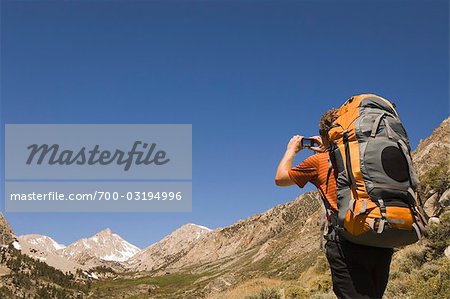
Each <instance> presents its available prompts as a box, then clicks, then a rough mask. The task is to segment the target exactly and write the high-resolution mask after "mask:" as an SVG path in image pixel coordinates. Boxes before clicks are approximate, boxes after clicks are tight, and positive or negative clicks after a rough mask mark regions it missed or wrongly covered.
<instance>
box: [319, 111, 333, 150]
mask: <svg viewBox="0 0 450 299" xmlns="http://www.w3.org/2000/svg"><path fill="white" fill-rule="evenodd" d="M336 112H337V109H334V108H332V109H330V110H328V111H327V112H325V113H324V114H323V115H322V118H321V119H320V124H319V128H320V129H319V133H320V137H321V138H322V143H323V146H324V147H325V148H328V147H330V142H329V140H328V131H329V130H330V129H331V127H332V126H333V122H334V121H335V120H336V118H337V115H336Z"/></svg>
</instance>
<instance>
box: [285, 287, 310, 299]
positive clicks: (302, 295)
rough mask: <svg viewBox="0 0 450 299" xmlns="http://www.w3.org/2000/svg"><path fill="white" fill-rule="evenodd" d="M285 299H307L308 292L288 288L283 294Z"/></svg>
mask: <svg viewBox="0 0 450 299" xmlns="http://www.w3.org/2000/svg"><path fill="white" fill-rule="evenodd" d="M285 296H286V299H306V298H309V297H310V296H309V292H307V291H306V290H305V289H303V288H300V287H290V288H287V289H286V292H285Z"/></svg>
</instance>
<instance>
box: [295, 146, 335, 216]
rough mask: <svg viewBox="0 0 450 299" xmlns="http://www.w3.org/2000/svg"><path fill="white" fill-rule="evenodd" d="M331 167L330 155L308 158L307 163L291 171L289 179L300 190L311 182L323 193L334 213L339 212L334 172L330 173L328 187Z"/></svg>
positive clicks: (322, 154)
mask: <svg viewBox="0 0 450 299" xmlns="http://www.w3.org/2000/svg"><path fill="white" fill-rule="evenodd" d="M329 167H330V163H329V155H328V153H318V154H315V155H312V156H310V157H308V158H307V159H306V160H305V161H303V162H302V163H300V164H299V165H297V166H295V167H294V168H292V169H290V170H289V177H290V178H291V180H292V181H293V182H295V183H296V184H297V185H298V186H299V187H300V188H303V187H305V185H306V183H308V182H311V183H312V184H314V186H316V188H317V189H319V188H320V189H322V191H323V193H325V196H326V198H327V200H328V202H329V203H330V205H331V208H332V209H333V210H334V211H337V195H336V180H335V178H334V171H333V170H332V171H331V173H330V177H329V179H328V187H327V175H328V169H329Z"/></svg>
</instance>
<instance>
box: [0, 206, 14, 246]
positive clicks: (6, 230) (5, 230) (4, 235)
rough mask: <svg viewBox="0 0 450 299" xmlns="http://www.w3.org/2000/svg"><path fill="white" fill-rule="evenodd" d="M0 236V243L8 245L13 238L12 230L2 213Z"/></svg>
mask: <svg viewBox="0 0 450 299" xmlns="http://www.w3.org/2000/svg"><path fill="white" fill-rule="evenodd" d="M0 236H1V239H0V245H8V244H10V243H12V242H14V240H15V235H14V232H13V231H12V229H11V227H10V226H9V224H8V222H7V221H6V219H5V217H4V216H3V214H2V213H0Z"/></svg>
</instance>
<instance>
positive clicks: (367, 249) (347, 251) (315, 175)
mask: <svg viewBox="0 0 450 299" xmlns="http://www.w3.org/2000/svg"><path fill="white" fill-rule="evenodd" d="M336 111H337V110H336V109H331V110H329V111H327V112H326V113H325V114H324V115H323V116H322V118H321V120H320V125H319V127H320V130H319V134H320V136H314V137H311V138H312V139H313V140H314V141H315V142H316V143H317V146H312V147H310V149H311V150H313V151H314V152H315V154H313V155H311V156H310V157H308V158H307V159H306V160H304V161H303V162H302V163H300V164H299V165H297V166H295V167H292V164H293V161H294V157H295V155H296V154H297V153H298V152H299V151H301V150H303V149H304V148H303V147H302V139H303V138H304V137H303V136H299V135H295V136H293V137H292V138H291V140H290V141H289V144H288V145H287V149H286V152H285V154H284V156H283V158H282V160H281V162H280V164H279V166H278V169H277V173H276V177H275V183H276V184H277V185H278V186H291V185H295V184H296V185H298V186H299V187H300V188H303V187H304V186H305V185H306V183H308V182H310V183H312V184H314V185H315V186H316V188H317V189H318V191H319V192H320V193H321V195H322V198H323V202H324V204H325V208H326V210H327V211H328V212H327V220H328V232H327V234H326V236H325V239H326V240H327V241H326V244H325V251H326V257H327V260H328V263H329V265H330V269H331V275H332V281H333V291H334V293H335V294H336V296H337V297H338V298H352V299H354V298H381V297H382V296H383V293H384V291H385V289H386V285H387V282H388V278H389V267H390V263H391V257H392V254H393V249H392V248H380V247H372V246H364V245H359V244H355V243H353V242H349V241H347V240H345V239H344V238H340V237H339V234H338V233H336V231H335V229H334V228H335V224H336V222H337V213H338V206H337V193H336V190H337V184H336V180H335V177H336V176H337V174H336V170H335V169H333V168H332V167H331V161H330V158H329V157H330V156H329V149H330V142H329V139H328V131H329V130H330V129H331V128H332V125H333V122H334V121H335V120H336Z"/></svg>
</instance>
